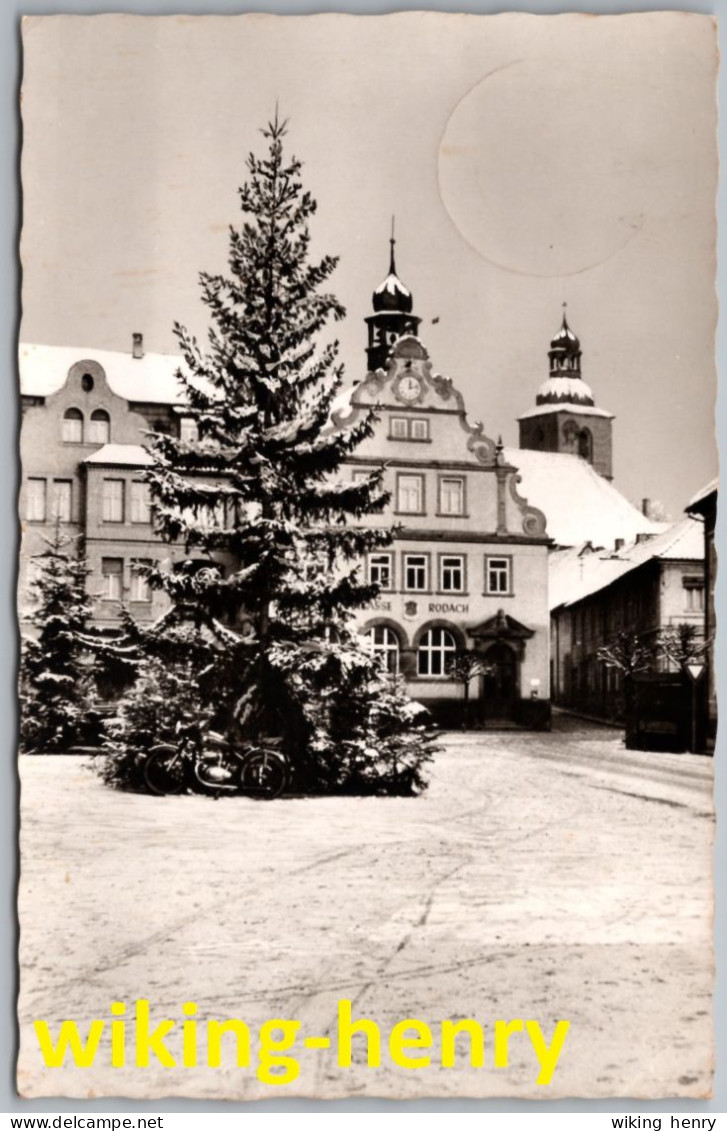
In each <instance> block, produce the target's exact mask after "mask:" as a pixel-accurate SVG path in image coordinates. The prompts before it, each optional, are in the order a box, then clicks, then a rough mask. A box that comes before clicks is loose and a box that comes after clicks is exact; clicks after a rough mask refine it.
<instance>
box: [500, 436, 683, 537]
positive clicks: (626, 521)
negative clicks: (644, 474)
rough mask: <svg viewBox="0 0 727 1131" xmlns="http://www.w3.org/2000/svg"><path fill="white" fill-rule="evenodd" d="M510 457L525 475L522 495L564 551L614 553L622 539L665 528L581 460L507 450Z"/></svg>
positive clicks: (512, 462)
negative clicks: (588, 547) (585, 548)
mask: <svg viewBox="0 0 727 1131" xmlns="http://www.w3.org/2000/svg"><path fill="white" fill-rule="evenodd" d="M505 458H506V460H507V462H508V463H510V464H512V465H513V466H514V467H517V468H518V469H519V471H520V475H521V483H520V485H519V486H518V492H519V494H521V495H524V496H525V498H526V499H527V500H528V503H529V504H530V505H531V506H534V507H537V508H538V510H541V511H542V512H543V513H544V515H545V518H546V521H547V533H548V535H549V536H550V537H551V538H552V539H553V540H554V541H555V543H556V545H559V546H581V545H582V544H583V543H584V542H588V541H590V542H592V543H593V545H594V546H599V547H603V548H606V549H610V548H611V547H613V545H614V542H615V540H616V539H617V538H623V539H624V541H626V542H633V541H634V540H635V539H636V535H637V534H657V533H659V532H660V531H661V530H663V529H664V524H663V523H658V522H654V521H653V520H652V519H649V518H647V517H646V516H645V515H643V514H642V513H641V511H640V510H638V509H637V508H636V507H635V506H634V505H633V504H632V503H630V502H629V501H628V499H626V498H624V496H623V495H622V494H621V493H620V491H617V490H616V488H615V487H614V486H613V485H612V484H611V483H609V482H608V480H607V479H604V478H603V476H602V475H599V474H598V473H597V472H596V471H594V470H593V468H592V467H591V465H590V464H589V463H587V462H586V460H584V459H581V457H580V456H575V455H568V454H564V453H559V452H531V451H526V450H524V449H520V448H506V449H505Z"/></svg>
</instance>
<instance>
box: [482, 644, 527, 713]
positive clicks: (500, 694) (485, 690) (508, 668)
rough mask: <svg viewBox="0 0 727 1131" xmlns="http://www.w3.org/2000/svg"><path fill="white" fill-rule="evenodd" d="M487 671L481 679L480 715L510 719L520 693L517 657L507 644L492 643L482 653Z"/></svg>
mask: <svg viewBox="0 0 727 1131" xmlns="http://www.w3.org/2000/svg"><path fill="white" fill-rule="evenodd" d="M483 658H484V660H485V663H486V664H487V666H488V671H487V673H486V674H485V676H484V677H483V680H482V717H483V719H485V720H487V721H488V722H491V721H493V720H496V719H508V720H509V719H512V718H513V716H514V713H515V703H516V702H517V700H518V698H519V694H520V689H519V680H518V658H517V656H516V654H515V652H514V651H513V649H512V648H510V647H509V646H508V645H507V644H503V643H498V644H493V645H492V647H491V648H488V650H487V652H486V653H485V655H484V657H483Z"/></svg>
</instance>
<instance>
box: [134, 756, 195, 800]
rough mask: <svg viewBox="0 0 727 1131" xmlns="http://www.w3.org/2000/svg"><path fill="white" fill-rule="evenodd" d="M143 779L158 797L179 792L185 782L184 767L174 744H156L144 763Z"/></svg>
mask: <svg viewBox="0 0 727 1131" xmlns="http://www.w3.org/2000/svg"><path fill="white" fill-rule="evenodd" d="M144 780H145V782H146V784H147V786H148V787H149V790H150V792H151V793H155V794H156V795H157V796H158V797H162V796H164V795H165V794H168V793H171V794H176V793H181V792H182V790H183V789H184V787H185V785H186V783H187V774H186V767H185V765H184V759H183V758H182V755H181V753H180V751H179V750H177V749H176V747H174V746H157V747H155V748H154V750H152V751H151V752H150V754H149V755H148V757H147V759H146V762H145V763H144Z"/></svg>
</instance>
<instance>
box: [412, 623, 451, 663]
mask: <svg viewBox="0 0 727 1131" xmlns="http://www.w3.org/2000/svg"><path fill="white" fill-rule="evenodd" d="M456 651H457V642H456V641H455V639H454V636H453V635H452V633H451V632H448V631H447V629H446V628H430V629H429V630H428V632H425V633H424V635H423V636H422V639H421V642H420V644H419V650H418V652H417V672H418V673H419V675H446V674H447V668H448V667H449V664H450V663H451V662H452V660H453V659H454V656H455V653H456Z"/></svg>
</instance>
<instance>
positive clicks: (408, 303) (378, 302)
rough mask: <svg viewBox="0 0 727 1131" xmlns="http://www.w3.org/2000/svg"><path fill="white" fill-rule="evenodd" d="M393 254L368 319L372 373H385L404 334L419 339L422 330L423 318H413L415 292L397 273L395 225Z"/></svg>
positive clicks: (392, 232)
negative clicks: (398, 341)
mask: <svg viewBox="0 0 727 1131" xmlns="http://www.w3.org/2000/svg"><path fill="white" fill-rule="evenodd" d="M389 243H390V245H391V253H390V258H389V274H388V275H387V276H386V278H385V279H384V281H383V283H379V285H378V287H377V288H376V290H375V291H374V293H373V296H372V302H373V308H374V313H373V314H370V315H369V316H368V318H367V319H366V325H367V326H368V328H369V343H368V346H367V347H366V359H367V362H368V368H369V372H373V370H374V369H383V368H384V366H385V365H386V359H387V358H388V356H389V351H390V349H391V347H392V346H393V344H394V342H395V341H396V340H397V338H400V337H402V335H404V334H414V335H416V333H417V331H418V329H419V323H420V321H421V319H420V318H417V317H416V315H415V314H412V306H413V299H412V296H411V292H410V291H408V290H407V289H406V287H405V286H404V284H403V283H402V281H401V279H400V278H399V276H398V275H397V273H396V260H395V256H394V249H395V246H396V240H395V238H394V225H393V221H392V225H391V239H390V240H389Z"/></svg>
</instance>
